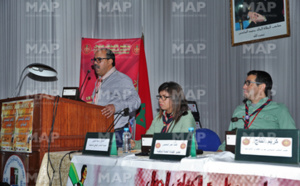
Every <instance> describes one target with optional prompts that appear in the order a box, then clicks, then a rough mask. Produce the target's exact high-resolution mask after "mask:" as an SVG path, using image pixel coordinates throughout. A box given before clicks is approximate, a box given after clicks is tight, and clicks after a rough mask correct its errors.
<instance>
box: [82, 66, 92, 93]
mask: <svg viewBox="0 0 300 186" xmlns="http://www.w3.org/2000/svg"><path fill="white" fill-rule="evenodd" d="M90 72H91V71H90V70H88V71H87V73H86V75H85V78H84V80H83V83H82V84H81V86H80V89H79V98H81V93H82V92H81V90H82V87H83V85H84V82H85V80H86V78H87V76H88V75H89V73H90Z"/></svg>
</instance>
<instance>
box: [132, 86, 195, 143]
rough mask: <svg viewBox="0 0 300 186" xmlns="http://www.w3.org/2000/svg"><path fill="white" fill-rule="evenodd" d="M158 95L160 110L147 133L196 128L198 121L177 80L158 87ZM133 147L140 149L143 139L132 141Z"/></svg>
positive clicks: (184, 131) (183, 131)
mask: <svg viewBox="0 0 300 186" xmlns="http://www.w3.org/2000/svg"><path fill="white" fill-rule="evenodd" d="M158 93H159V95H157V96H156V98H157V100H158V103H159V112H158V114H157V115H156V117H155V118H154V119H153V121H152V123H151V126H150V127H149V129H148V130H147V132H146V134H154V133H186V132H188V129H189V128H190V127H193V128H194V129H196V122H195V119H194V116H193V115H192V113H191V111H190V110H189V107H188V105H187V100H186V99H185V96H184V93H183V90H182V88H181V86H180V85H179V84H177V83H175V82H165V83H163V84H162V85H160V87H159V88H158ZM131 146H132V148H135V149H140V148H141V141H140V140H139V141H132V142H131Z"/></svg>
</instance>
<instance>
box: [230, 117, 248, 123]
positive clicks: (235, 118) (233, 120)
mask: <svg viewBox="0 0 300 186" xmlns="http://www.w3.org/2000/svg"><path fill="white" fill-rule="evenodd" d="M240 119H241V120H243V121H244V122H245V120H244V118H238V117H234V118H231V122H237V121H238V120H240Z"/></svg>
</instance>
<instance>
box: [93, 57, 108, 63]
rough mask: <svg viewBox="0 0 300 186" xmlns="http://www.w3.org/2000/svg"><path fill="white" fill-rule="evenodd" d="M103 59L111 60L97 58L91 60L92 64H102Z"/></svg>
mask: <svg viewBox="0 0 300 186" xmlns="http://www.w3.org/2000/svg"><path fill="white" fill-rule="evenodd" d="M103 59H109V58H101V57H97V58H93V59H91V62H92V63H93V64H94V63H95V62H97V63H101V61H102V60H103Z"/></svg>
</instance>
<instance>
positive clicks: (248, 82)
mask: <svg viewBox="0 0 300 186" xmlns="http://www.w3.org/2000/svg"><path fill="white" fill-rule="evenodd" d="M250 83H255V84H257V85H260V84H262V83H260V82H254V81H250V80H246V81H245V83H244V85H247V86H249V85H250Z"/></svg>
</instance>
